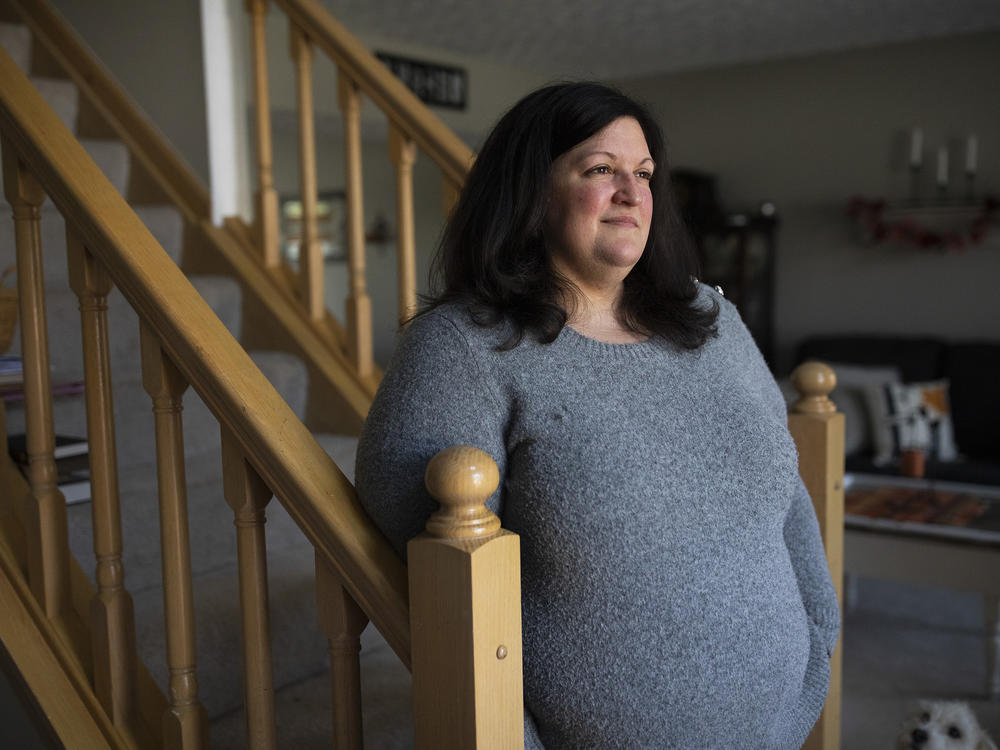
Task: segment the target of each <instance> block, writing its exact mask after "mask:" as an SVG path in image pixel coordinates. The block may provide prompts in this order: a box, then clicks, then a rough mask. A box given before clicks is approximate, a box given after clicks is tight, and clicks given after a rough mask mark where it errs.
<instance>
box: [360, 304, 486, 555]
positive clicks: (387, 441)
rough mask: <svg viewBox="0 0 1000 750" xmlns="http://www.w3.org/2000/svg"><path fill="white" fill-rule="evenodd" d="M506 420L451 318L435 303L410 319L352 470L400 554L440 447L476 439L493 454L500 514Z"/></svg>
mask: <svg viewBox="0 0 1000 750" xmlns="http://www.w3.org/2000/svg"><path fill="white" fill-rule="evenodd" d="M504 421H505V417H504V409H502V408H501V406H500V401H499V398H498V396H497V391H496V388H495V386H494V385H493V384H492V383H490V382H489V380H488V379H487V378H485V377H484V374H483V372H482V367H481V365H480V359H479V358H478V357H476V356H475V352H474V351H473V350H472V349H471V348H470V346H469V343H468V341H467V340H466V337H465V336H464V335H463V333H462V332H461V331H460V330H459V329H458V328H457V327H456V326H455V324H454V323H452V322H451V321H450V320H448V318H447V317H446V316H445V315H444V314H442V313H440V312H437V311H435V312H431V313H428V314H427V315H424V316H422V317H420V318H418V319H416V320H415V321H414V322H413V323H411V324H410V326H409V328H408V329H407V331H406V332H405V334H404V335H403V337H402V338H401V340H400V342H399V345H398V347H397V349H396V352H395V354H394V355H393V358H392V361H391V363H390V365H389V368H388V370H387V371H386V373H385V377H384V378H383V380H382V383H381V385H380V386H379V389H378V393H377V394H376V396H375V399H374V401H373V403H372V406H371V409H370V411H369V412H368V417H367V419H366V420H365V425H364V428H363V429H362V433H361V439H360V441H359V443H358V457H357V465H356V474H355V476H356V482H355V483H356V487H357V491H358V498H359V500H360V501H361V504H362V506H363V507H364V508H365V510H366V511H367V512H368V514H369V515H370V516H371V517H372V519H373V520H374V521H375V523H376V525H377V526H378V527H379V528H380V529H381V530H382V532H383V533H384V534H385V535H386V536H387V537H388V539H389V541H390V542H392V545H393V547H394V548H395V549H396V551H397V552H398V553H399V555H400V556H401V557H404V558H405V556H406V553H405V550H406V543H407V541H409V540H410V539H411V538H412V537H414V536H416V535H417V534H418V533H420V532H421V531H423V529H424V526H425V524H426V522H427V518H428V517H429V516H430V514H431V513H432V512H433V511H434V509H435V508H436V507H437V505H436V503H435V502H434V500H433V499H432V498H431V497H430V495H429V494H428V492H427V490H426V488H425V486H424V471H425V470H426V468H427V462H428V461H430V460H431V458H433V457H434V455H435V454H436V453H438V452H439V451H441V450H443V449H444V448H447V447H449V446H452V445H473V446H475V447H477V448H479V449H481V450H484V451H486V452H487V453H489V454H490V455H491V456H492V457H493V460H494V461H496V462H497V466H498V467H499V469H500V477H501V483H500V488H498V490H497V492H496V493H494V495H493V496H492V497H491V498H490V500H489V502H488V503H487V504H488V506H489V507H490V509H491V510H493V511H494V512H495V513H497V514H498V515H499V514H500V512H501V510H502V509H501V507H500V498H501V489H502V487H503V477H504V474H505V469H506V451H505V449H504V441H503V428H504Z"/></svg>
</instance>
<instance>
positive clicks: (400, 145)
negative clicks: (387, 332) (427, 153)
mask: <svg viewBox="0 0 1000 750" xmlns="http://www.w3.org/2000/svg"><path fill="white" fill-rule="evenodd" d="M389 157H390V158H391V159H392V163H393V165H394V166H395V167H396V225H397V230H396V232H397V234H396V236H397V240H396V242H397V252H398V253H399V273H398V276H399V320H400V322H401V323H402V322H404V321H407V320H409V319H410V316H412V315H413V314H414V313H415V312H416V311H417V248H416V239H415V231H416V230H415V227H414V218H413V164H414V162H415V161H416V160H417V144H416V142H415V141H414V140H413V139H412V138H410V137H408V136H406V135H405V134H404V133H403V131H402V130H400V129H399V128H398V127H397V126H396V125H395V124H393V123H390V124H389Z"/></svg>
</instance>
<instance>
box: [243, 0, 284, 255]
mask: <svg viewBox="0 0 1000 750" xmlns="http://www.w3.org/2000/svg"><path fill="white" fill-rule="evenodd" d="M267 8H268V5H267V0H247V12H248V13H249V14H250V48H251V56H252V58H253V87H254V114H255V120H254V121H255V122H256V124H257V128H256V139H255V141H254V146H255V152H256V154H257V195H256V198H257V211H256V220H257V227H256V229H257V242H258V245H259V248H258V249H259V250H260V252H261V255H262V257H263V260H264V265H265V266H266V267H267V268H274V267H276V266H277V265H278V235H279V231H278V193H277V191H276V190H275V189H274V168H273V164H274V156H273V153H272V151H273V150H272V145H271V97H270V94H269V93H268V84H267V29H266V27H265V23H264V22H265V18H266V16H267Z"/></svg>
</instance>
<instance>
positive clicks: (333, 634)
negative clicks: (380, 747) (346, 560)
mask: <svg viewBox="0 0 1000 750" xmlns="http://www.w3.org/2000/svg"><path fill="white" fill-rule="evenodd" d="M316 611H317V613H318V615H319V624H320V628H321V629H322V630H323V632H324V633H325V634H326V639H327V644H328V648H329V651H330V682H331V686H332V691H331V694H332V697H333V710H332V713H333V747H334V748H335V750H360V748H361V747H362V744H363V743H362V733H361V663H360V661H359V656H360V653H361V632H362V631H363V630H364V629H365V625H367V624H368V617H367V616H366V615H365V613H364V612H363V611H362V610H361V608H360V607H359V606H358V605H357V603H356V602H355V601H354V599H353V598H352V597H351V595H350V594H348V593H347V590H346V589H345V588H344V585H343V583H342V582H341V579H340V577H339V576H338V575H337V573H336V572H335V571H334V570H333V568H332V566H331V565H330V563H329V562H328V561H327V559H326V558H325V557H323V556H322V555H321V554H320V553H318V552H317V553H316Z"/></svg>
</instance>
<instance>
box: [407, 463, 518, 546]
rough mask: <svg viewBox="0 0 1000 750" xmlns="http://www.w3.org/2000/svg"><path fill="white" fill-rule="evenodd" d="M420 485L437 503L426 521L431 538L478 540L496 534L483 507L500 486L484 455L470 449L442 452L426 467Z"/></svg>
mask: <svg viewBox="0 0 1000 750" xmlns="http://www.w3.org/2000/svg"><path fill="white" fill-rule="evenodd" d="M424 483H425V484H426V485H427V491H428V492H430V493H431V497H433V498H434V499H435V500H437V501H438V502H439V503H441V507H440V508H439V509H438V510H437V511H436V512H435V513H434V514H433V515H432V516H431V517H430V519H429V520H428V521H427V532H428V533H429V534H431V535H432V536H436V537H440V538H443V539H481V538H483V537H488V536H492V535H493V534H496V533H497V532H498V531H500V519H499V518H497V516H496V514H495V513H493V511H491V510H489V509H488V508H487V507H486V501H487V499H489V497H490V495H492V494H493V492H494V491H495V490H496V488H497V485H499V484H500V471H499V470H498V469H497V465H496V462H495V461H494V460H493V459H492V458H491V457H490V455H489V454H488V453H485V452H484V451H481V450H479V449H478V448H474V447H472V446H471V445H455V446H452V447H451V448H445V449H444V450H443V451H441V452H440V453H438V454H437V455H436V456H434V458H432V459H431V460H430V462H429V463H428V464H427V471H426V472H425V473H424Z"/></svg>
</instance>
